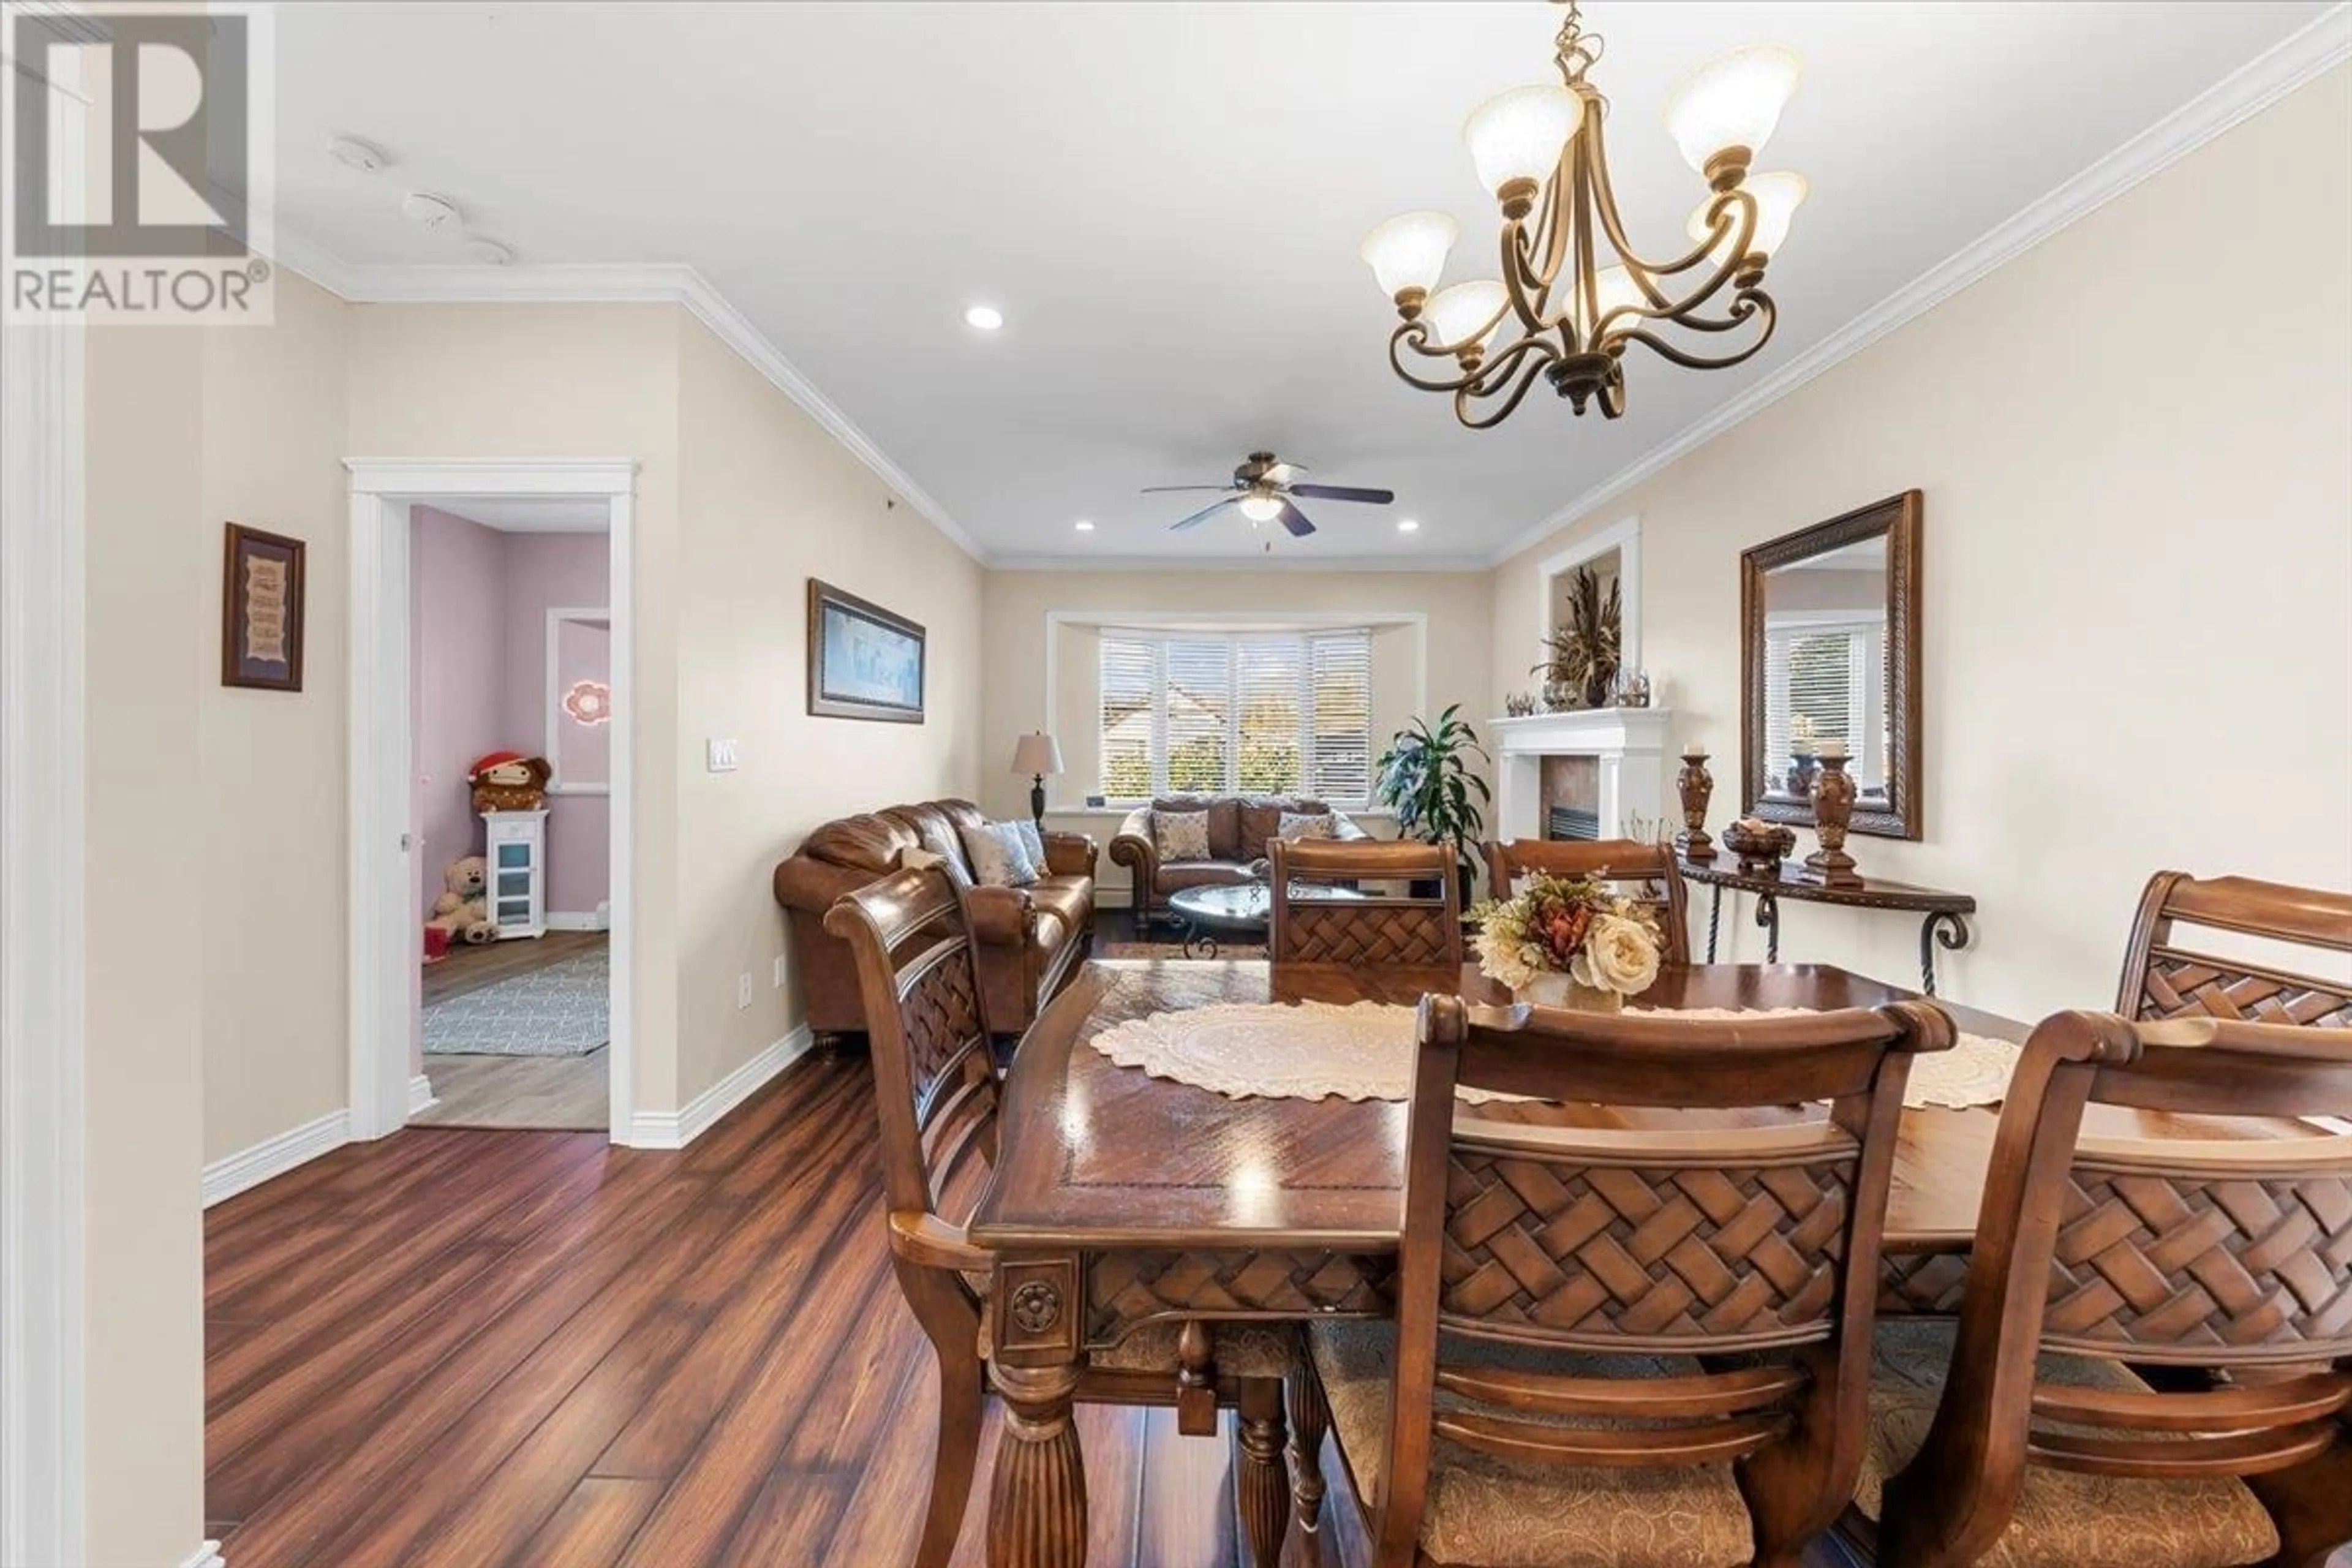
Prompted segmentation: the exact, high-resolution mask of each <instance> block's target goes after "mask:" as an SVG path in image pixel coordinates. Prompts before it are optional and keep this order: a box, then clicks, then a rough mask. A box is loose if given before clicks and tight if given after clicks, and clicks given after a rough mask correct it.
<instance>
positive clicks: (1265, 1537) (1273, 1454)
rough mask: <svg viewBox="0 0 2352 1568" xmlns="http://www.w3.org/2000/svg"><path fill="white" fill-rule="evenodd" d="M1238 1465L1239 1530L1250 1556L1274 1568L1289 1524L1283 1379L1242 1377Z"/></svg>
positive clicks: (1260, 1564)
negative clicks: (1247, 1538) (1283, 1457)
mask: <svg viewBox="0 0 2352 1568" xmlns="http://www.w3.org/2000/svg"><path fill="white" fill-rule="evenodd" d="M1234 1435H1235V1436H1236V1437H1237V1439H1238V1440H1239V1442H1240V1444H1241V1450H1242V1455H1241V1464H1240V1465H1239V1466H1238V1467H1237V1468H1236V1470H1235V1473H1234V1491H1235V1493H1236V1494H1237V1496H1238V1500H1239V1501H1240V1504H1241V1514H1242V1530H1243V1532H1244V1533H1245V1534H1246V1535H1247V1536H1248V1537H1249V1549H1250V1561H1251V1562H1253V1563H1255V1564H1256V1568H1276V1563H1280V1562H1281V1561H1282V1537H1283V1533H1284V1531H1287V1530H1288V1529H1289V1528H1290V1473H1289V1472H1288V1471H1287V1470H1286V1469H1284V1468H1283V1465H1282V1447H1283V1439H1284V1436H1285V1434H1284V1432H1283V1428H1282V1381H1281V1380H1280V1379H1279V1378H1272V1377H1251V1378H1244V1379H1243V1380H1242V1385H1241V1421H1240V1423H1239V1425H1238V1426H1237V1427H1236V1428H1235V1434H1234Z"/></svg>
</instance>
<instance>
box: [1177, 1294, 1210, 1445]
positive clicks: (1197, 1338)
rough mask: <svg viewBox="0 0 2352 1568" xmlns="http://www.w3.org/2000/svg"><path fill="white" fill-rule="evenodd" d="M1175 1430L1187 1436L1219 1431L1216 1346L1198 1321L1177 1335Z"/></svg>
mask: <svg viewBox="0 0 2352 1568" xmlns="http://www.w3.org/2000/svg"><path fill="white" fill-rule="evenodd" d="M1176 1430H1177V1431H1178V1432H1179V1433H1181V1435H1182V1436H1187V1437H1211V1436H1215V1435H1216V1431H1217V1359H1216V1345H1215V1342H1213V1340H1212V1339H1211V1338H1210V1336H1209V1325H1208V1324H1206V1323H1204V1322H1202V1321H1201V1320H1200V1319H1198V1318H1192V1319H1188V1320H1187V1321H1185V1324H1184V1326H1183V1328H1182V1329H1181V1330H1180V1331H1178V1333H1177V1335H1176Z"/></svg>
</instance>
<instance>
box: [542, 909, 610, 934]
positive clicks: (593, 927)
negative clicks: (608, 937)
mask: <svg viewBox="0 0 2352 1568" xmlns="http://www.w3.org/2000/svg"><path fill="white" fill-rule="evenodd" d="M542 923H543V924H544V925H545V926H546V927H547V929H548V930H550V931H610V930H612V929H613V914H612V911H611V910H548V911H547V919H546V920H545V921H543V922H542Z"/></svg>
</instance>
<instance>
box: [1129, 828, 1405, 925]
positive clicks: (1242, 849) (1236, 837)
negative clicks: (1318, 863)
mask: <svg viewBox="0 0 2352 1568" xmlns="http://www.w3.org/2000/svg"><path fill="white" fill-rule="evenodd" d="M1154 811H1205V812H1207V813H1208V814H1209V858H1207V859H1206V860H1177V861H1166V860H1162V859H1160V845H1159V841H1158V840H1157V839H1156V838H1154V837H1153V836H1152V832H1151V814H1152V813H1153V812H1154ZM1284 812H1289V813H1291V814H1292V815H1293V816H1328V817H1330V818H1331V819H1332V821H1331V837H1334V838H1341V839H1347V838H1369V837H1371V835H1370V834H1368V833H1366V832H1365V831H1364V830H1363V829H1362V828H1360V827H1359V826H1356V824H1355V823H1354V822H1353V821H1352V820H1350V819H1349V816H1348V815H1347V814H1346V813H1345V812H1339V811H1334V810H1332V809H1331V808H1330V807H1329V806H1328V805H1325V804H1324V803H1323V802H1321V801H1319V800H1309V799H1307V798H1305V797H1303V796H1299V795H1161V796H1160V798H1159V799H1157V800H1154V801H1151V802H1150V803H1148V804H1146V805H1139V806H1137V807H1136V808H1135V809H1134V810H1133V811H1131V812H1129V813H1128V815H1127V820H1126V821H1124V822H1122V823H1120V824H1119V825H1118V837H1114V838H1113V839H1112V840H1111V841H1110V858H1112V859H1113V860H1115V861H1117V862H1118V864H1119V865H1122V866H1125V867H1127V868H1129V871H1130V872H1131V873H1132V875H1133V876H1134V879H1135V893H1134V899H1135V929H1136V930H1137V931H1138V932H1141V931H1146V930H1148V929H1150V924H1151V921H1153V919H1154V918H1156V917H1158V916H1159V915H1160V914H1162V913H1164V912H1165V910H1166V906H1167V900H1168V895H1169V894H1171V893H1173V892H1176V891H1177V890H1179V889H1183V888H1200V887H1209V886H1216V885H1221V884H1227V883H1238V882H1252V881H1256V880H1258V879H1260V878H1262V877H1263V876H1264V875H1265V858H1266V845H1267V843H1268V842H1269V841H1271V840H1272V839H1273V838H1274V837H1275V835H1276V831H1277V830H1278V829H1279V828H1280V826H1281V824H1282V814H1283V813H1284Z"/></svg>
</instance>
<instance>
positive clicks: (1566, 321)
mask: <svg viewBox="0 0 2352 1568" xmlns="http://www.w3.org/2000/svg"><path fill="white" fill-rule="evenodd" d="M1555 3H1563V0H1555ZM1564 3H1565V4H1566V5H1567V7H1568V17H1567V20H1566V22H1565V23H1563V24H1562V26H1561V27H1560V29H1559V40H1558V47H1557V49H1556V52H1555V54H1554V57H1553V58H1554V60H1555V61H1556V63H1557V64H1558V65H1559V75H1560V81H1561V84H1562V85H1560V86H1558V87H1554V86H1551V85H1550V84H1549V83H1545V84H1541V85H1538V86H1533V87H1519V88H1513V89H1510V90H1509V91H1507V92H1504V93H1502V94H1500V95H1498V96H1496V97H1495V98H1492V99H1489V100H1487V101H1486V103H1484V104H1482V105H1481V106H1480V107H1479V108H1478V110H1477V111H1476V112H1475V113H1474V114H1472V115H1471V117H1470V120H1469V122H1468V123H1467V124H1466V125H1465V126H1464V128H1463V139H1464V140H1465V142H1468V143H1469V147H1470V156H1471V160H1472V162H1473V163H1475V165H1476V166H1477V171H1478V178H1479V182H1480V183H1481V184H1484V185H1485V186H1486V189H1487V191H1488V193H1489V194H1491V195H1493V196H1494V197H1495V199H1496V202H1497V203H1499V204H1500V205H1501V207H1502V209H1503V223H1502V278H1501V279H1500V280H1496V279H1487V278H1482V279H1473V280H1471V281H1468V282H1463V283H1456V284H1454V285H1453V286H1452V287H1450V288H1447V289H1437V282H1438V279H1439V278H1440V277H1441V276H1442V275H1443V274H1444V269H1445V258H1446V253H1447V252H1448V251H1450V250H1451V249H1452V248H1453V247H1454V238H1455V237H1456V236H1457V235H1458V234H1459V233H1460V226H1458V225H1457V224H1455V222H1454V219H1453V218H1452V217H1451V216H1448V215H1446V214H1444V213H1441V212H1416V213H1407V214H1405V215H1404V216H1402V217H1393V218H1391V219H1389V221H1388V222H1386V223H1384V224H1381V226H1379V227H1378V228H1375V229H1373V230H1372V231H1371V232H1370V234H1368V235H1366V236H1365V237H1364V243H1363V248H1362V254H1363V258H1364V259H1365V261H1367V262H1369V263H1370V266H1371V268H1372V275H1373V277H1374V278H1375V279H1378V281H1379V283H1380V286H1381V291H1382V292H1384V293H1386V294H1387V295H1388V296H1389V297H1390V299H1391V300H1394V301H1395V303H1396V308H1397V314H1398V315H1400V316H1402V318H1404V320H1403V323H1402V325H1400V326H1399V327H1398V328H1397V330H1396V331H1395V332H1393V333H1392V334H1391V336H1390V338H1389V363H1390V365H1391V367H1393V368H1394V369H1395V371H1396V373H1397V374H1398V375H1400V376H1402V378H1403V379H1404V380H1406V381H1407V382H1410V383H1411V384H1413V385H1414V386H1417V387H1420V388H1422V389H1423V391H1426V392H1450V393H1452V394H1453V395H1454V415H1455V416H1456V417H1457V418H1459V419H1460V420H1461V421H1462V423H1463V424H1465V425H1466V426H1470V427H1471V428H1472V429H1474V430H1483V429H1486V428H1489V427H1490V426H1496V425H1499V424H1501V423H1502V422H1503V421H1504V420H1505V419H1507V418H1509V417H1510V416H1511V414H1512V412H1513V411H1514V410H1516V409H1517V407H1518V405H1519V403H1520V401H1521V400H1522V399H1523V398H1525V397H1526V396H1527V395H1528V390H1529V389H1530V388H1531V387H1533V386H1534V384H1535V383H1536V380H1537V378H1538V376H1540V377H1541V378H1542V379H1544V380H1545V381H1548V382H1549V383H1550V384H1551V385H1552V388H1553V390H1554V391H1556V392H1557V393H1558V394H1559V395H1560V396H1562V397H1565V398H1567V399H1568V400H1569V403H1570V405H1572V406H1573V407H1574V408H1575V410H1576V412H1577V413H1578V414H1580V415H1581V414H1582V413H1583V412H1584V410H1585V406H1586V405H1587V404H1589V403H1593V402H1598V403H1599V404H1600V405H1601V413H1602V414H1604V415H1606V416H1608V417H1610V418H1612V419H1614V418H1616V417H1618V416H1620V415H1622V414H1623V413H1624V412H1625V370H1624V364H1623V359H1624V353H1625V346H1626V345H1627V344H1628V343H1635V342H1638V343H1642V344H1643V345H1645V346H1646V347H1648V348H1649V349H1650V350H1651V351H1652V352H1654V353H1657V354H1659V355H1660V356H1661V357H1663V358H1664V359H1666V360H1668V361H1671V362H1672V363H1675V364H1679V365H1684V366H1686V367H1688V368H1690V369H1693V370H1721V369H1724V368H1725V367H1727V366H1729V365H1735V364H1738V363H1740V362H1741V361H1743V360H1746V359H1748V358H1749V357H1750V356H1752V355H1753V354H1755V353H1756V352H1757V351H1758V350H1759V349H1761V348H1762V347H1763V346H1764V345H1765V343H1766V342H1768V341H1769V340H1770V338H1771V336H1772V328H1773V324H1774V321H1775V320H1776V317H1777V312H1776V310H1774V307H1773V304H1772V298H1771V296H1770V295H1769V294H1767V293H1765V292H1764V287H1763V285H1764V268H1765V264H1766V263H1767V262H1768V261H1769V259H1770V258H1771V257H1772V255H1773V254H1774V253H1775V252H1776V251H1777V250H1779V248H1780V243H1781V241H1782V240H1783V239H1784V238H1786V237H1787V236H1788V232H1789V223H1790V218H1791V217H1793V216H1795V213H1796V210H1797V206H1798V204H1800V203H1801V202H1802V201H1803V200H1804V199H1805V193H1806V185H1805V181H1804V178H1803V177H1802V176H1801V175H1798V174H1749V173H1748V168H1749V165H1750V164H1751V163H1753V162H1754V161H1755V158H1756V155H1757V154H1758V153H1760V152H1761V151H1762V150H1763V147H1764V142H1765V139H1766V138H1767V137H1769V135H1770V134H1771V133H1772V131H1773V129H1774V127H1775V126H1777V125H1778V124H1779V123H1780V110H1781V109H1782V107H1783V106H1785V105H1786V104H1787V102H1788V100H1789V96H1790V93H1792V92H1794V91H1795V90H1796V86H1797V78H1798V76H1799V74H1800V71H1801V66H1800V65H1799V63H1798V60H1797V57H1796V56H1795V55H1793V54H1791V53H1790V51H1788V50H1787V49H1784V48H1780V47H1778V46H1775V45H1770V44H1758V45H1750V46H1748V47H1745V48H1741V49H1737V50H1734V51H1733V52H1732V53H1730V54H1727V55H1725V56H1722V57H1720V58H1717V59H1715V60H1711V61H1709V62H1708V63H1707V64H1706V65H1703V66H1701V67H1699V68H1698V69H1696V70H1695V71H1693V72H1692V73H1691V74H1690V75H1689V76H1687V77H1685V78H1684V79H1683V80H1682V82H1681V83H1680V84H1679V85H1678V86H1677V87H1676V88H1675V90H1674V92H1673V93H1672V94H1671V95H1670V96H1669V97H1668V99H1667V101H1666V128H1667V130H1668V132H1670V133H1671V134H1672V135H1673V136H1674V138H1675V142H1676V143H1677V144H1678V145H1679V146H1680V147H1681V149H1682V153H1683V156H1684V157H1685V159H1687V160H1688V161H1689V163H1690V165H1691V167H1692V168H1694V169H1696V170H1697V171H1698V172H1699V173H1700V174H1703V175H1704V176H1705V177H1706V183H1707V186H1708V193H1709V194H1708V195H1707V196H1706V199H1705V200H1704V201H1703V202H1702V203H1701V204H1700V205H1699V206H1698V208H1697V209H1696V211H1694V212H1693V213H1692V214H1691V216H1690V220H1689V223H1688V225H1687V228H1688V233H1689V236H1690V238H1691V239H1692V240H1693V241H1695V242H1696V243H1695V245H1694V247H1693V248H1692V249H1691V250H1689V251H1687V252H1685V254H1683V255H1682V256H1679V257H1677V258H1675V259H1674V260H1671V261H1649V260H1645V259H1643V258H1642V257H1641V256H1640V255H1639V254H1637V253H1636V252H1635V251H1634V249H1633V245H1632V244H1631V243H1630V242H1629V241H1628V240H1627V239H1626V237H1625V229H1624V226H1623V224H1622V222H1621V221H1620V220H1619V218H1618V216H1617V197H1616V195H1615V193H1614V192H1613V191H1612V189H1611V186H1610V181H1609V158H1608V153H1607V151H1606V150H1605V148H1604V146H1603V144H1602V141H1601V125H1602V121H1604V120H1606V119H1607V117H1608V108H1609V104H1608V100H1606V99H1604V98H1602V97H1601V93H1600V91H1599V89H1596V88H1594V87H1593V86H1592V84H1591V82H1589V81H1588V80H1586V79H1585V78H1586V74H1587V73H1588V72H1589V71H1590V70H1591V68H1592V66H1593V65H1594V63H1595V62H1597V61H1598V60H1599V59H1600V58H1601V39H1600V38H1599V37H1596V36H1595V35H1593V34H1591V33H1587V32H1585V31H1584V30H1583V29H1582V26H1580V16H1579V10H1578V6H1577V3H1576V0H1564ZM1604 258H1613V260H1607V261H1606V263H1605V264H1604ZM1433 290H1435V292H1433ZM1677 290H1678V292H1677ZM1727 291H1728V294H1727ZM1726 294H1727V297H1726ZM1669 329H1674V330H1677V331H1678V332H1680V333H1684V334H1697V333H1723V332H1739V333H1742V334H1743V339H1742V346H1739V347H1737V348H1736V349H1734V350H1733V351H1732V352H1729V353H1711V354H1710V353H1695V352H1693V350H1692V348H1690V347H1685V346H1683V345H1682V344H1680V343H1677V342H1673V341H1670V340H1669V339H1668V337H1667V336H1665V333H1666V332H1667V331H1668V330H1669ZM1700 341H1701V342H1703V340H1700ZM1407 353H1410V354H1411V355H1412V360H1411V361H1410V362H1409V361H1408V360H1407V358H1406V354H1407ZM1431 362H1435V363H1437V364H1444V366H1445V368H1444V370H1440V369H1437V368H1435V365H1434V364H1433V363H1431ZM1415 364H1419V365H1421V366H1422V370H1421V372H1420V374H1416V372H1415V370H1414V369H1413V368H1412V366H1413V365H1415Z"/></svg>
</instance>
